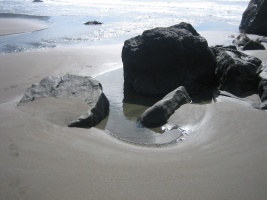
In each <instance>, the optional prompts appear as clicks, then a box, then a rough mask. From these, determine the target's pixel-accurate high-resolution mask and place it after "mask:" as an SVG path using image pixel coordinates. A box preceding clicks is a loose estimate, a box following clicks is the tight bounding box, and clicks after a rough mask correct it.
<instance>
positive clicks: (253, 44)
mask: <svg viewBox="0 0 267 200" xmlns="http://www.w3.org/2000/svg"><path fill="white" fill-rule="evenodd" d="M243 50H244V51H245V50H265V47H264V46H263V45H262V44H261V43H260V42H258V41H253V40H250V41H248V42H247V43H246V44H245V45H244V47H243Z"/></svg>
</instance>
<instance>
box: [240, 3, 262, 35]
mask: <svg viewBox="0 0 267 200" xmlns="http://www.w3.org/2000/svg"><path fill="white" fill-rule="evenodd" d="M239 29H240V30H241V31H244V32H246V33H251V34H258V35H267V0H251V1H250V2H249V4H248V7H247V9H246V10H245V11H244V13H243V16H242V21H241V23H240V26H239Z"/></svg>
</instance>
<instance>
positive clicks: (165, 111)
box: [139, 86, 191, 127]
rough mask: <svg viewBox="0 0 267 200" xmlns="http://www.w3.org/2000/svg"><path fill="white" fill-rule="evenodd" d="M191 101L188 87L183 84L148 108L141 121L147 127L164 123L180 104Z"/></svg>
mask: <svg viewBox="0 0 267 200" xmlns="http://www.w3.org/2000/svg"><path fill="white" fill-rule="evenodd" d="M189 102H191V99H190V97H189V95H188V94H187V92H186V89H185V88H184V87H183V86H181V87H179V88H177V89H176V90H174V91H172V92H171V93H169V94H167V95H166V96H165V97H163V99H162V100H161V101H159V102H157V103H155V104H154V105H153V106H152V107H150V108H148V109H147V110H146V111H145V112H144V113H143V114H142V115H141V117H140V118H139V121H140V122H141V123H142V124H143V125H144V126H147V127H155V126H158V125H163V124H165V123H166V122H167V120H168V119H169V117H170V116H171V115H172V114H173V113H174V112H175V110H177V109H178V108H179V107H180V106H182V105H183V104H185V103H189Z"/></svg>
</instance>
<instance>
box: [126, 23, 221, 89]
mask: <svg viewBox="0 0 267 200" xmlns="http://www.w3.org/2000/svg"><path fill="white" fill-rule="evenodd" d="M122 61H123V70H124V81H125V85H126V86H127V85H128V86H129V85H130V86H132V87H133V88H134V89H135V90H136V91H137V92H139V93H145V94H167V93H169V92H171V91H173V90H174V89H175V88H177V87H179V86H184V87H185V88H186V89H187V91H188V92H189V93H193V92H199V91H201V90H205V89H207V88H208V87H211V86H213V85H214V83H215V76H214V70H215V65H216V63H215V57H214V55H213V53H212V51H211V50H210V48H209V47H208V43H207V41H206V39H205V38H203V37H201V36H200V35H199V34H198V33H197V31H196V30H195V29H194V28H193V27H192V26H191V25H190V24H188V23H184V22H183V23H180V24H177V25H174V26H170V27H167V28H154V29H152V30H146V31H144V32H143V34H142V35H139V36H137V37H134V38H131V39H129V40H126V41H125V43H124V46H123V49H122Z"/></svg>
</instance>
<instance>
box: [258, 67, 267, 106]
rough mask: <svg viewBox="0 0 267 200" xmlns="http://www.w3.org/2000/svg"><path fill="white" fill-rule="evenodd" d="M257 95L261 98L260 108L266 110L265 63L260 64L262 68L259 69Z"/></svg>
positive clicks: (266, 69)
mask: <svg viewBox="0 0 267 200" xmlns="http://www.w3.org/2000/svg"><path fill="white" fill-rule="evenodd" d="M258 73H259V86H258V90H259V95H260V98H261V102H262V104H261V106H260V107H261V108H262V109H267V62H264V63H263V64H262V67H261V68H260V69H259V72H258Z"/></svg>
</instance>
